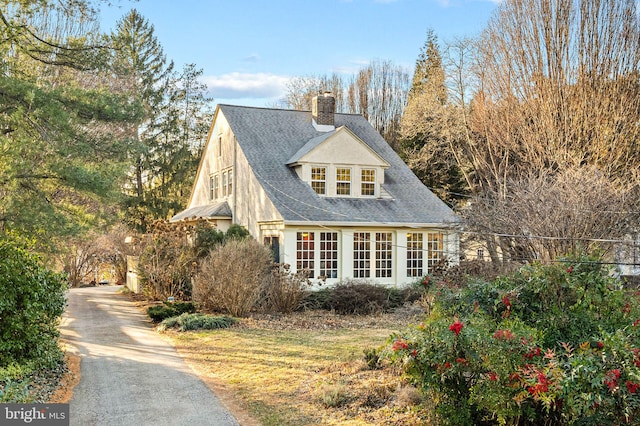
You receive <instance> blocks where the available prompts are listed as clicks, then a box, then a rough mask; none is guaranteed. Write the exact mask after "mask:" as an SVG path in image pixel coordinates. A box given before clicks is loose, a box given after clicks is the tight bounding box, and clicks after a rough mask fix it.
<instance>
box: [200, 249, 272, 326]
mask: <svg viewBox="0 0 640 426" xmlns="http://www.w3.org/2000/svg"><path fill="white" fill-rule="evenodd" d="M270 266H271V252H270V250H269V248H267V247H265V246H264V245H263V244H260V243H259V242H257V241H255V240H253V239H244V240H238V239H230V240H227V241H226V242H225V243H224V244H222V245H220V246H218V247H216V248H215V249H214V250H213V251H212V252H211V254H210V255H209V256H208V257H207V258H206V259H205V260H203V262H202V264H201V268H200V272H199V274H198V275H197V276H196V279H195V289H194V300H195V301H196V302H198V303H200V305H201V306H202V307H204V308H205V309H209V310H212V311H221V312H226V313H228V314H230V315H232V316H235V317H241V316H245V315H246V314H247V313H249V312H250V311H251V310H252V309H253V308H254V307H255V306H256V305H257V304H258V302H259V301H260V299H261V296H262V295H263V294H264V287H265V279H266V278H268V275H269V272H270V271H269V268H270Z"/></svg>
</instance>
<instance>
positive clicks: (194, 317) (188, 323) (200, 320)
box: [160, 313, 237, 331]
mask: <svg viewBox="0 0 640 426" xmlns="http://www.w3.org/2000/svg"><path fill="white" fill-rule="evenodd" d="M236 322H237V320H236V319H235V318H231V317H227V316H213V315H207V314H201V313H184V314H181V315H179V316H177V317H171V318H167V319H165V320H163V321H162V322H161V323H160V330H161V331H163V330H166V329H169V328H173V329H176V330H178V331H190V330H217V329H220V328H229V327H231V326H232V325H233V324H235V323H236Z"/></svg>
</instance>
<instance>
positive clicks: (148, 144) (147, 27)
mask: <svg viewBox="0 0 640 426" xmlns="http://www.w3.org/2000/svg"><path fill="white" fill-rule="evenodd" d="M154 32H155V29H154V27H153V25H151V24H149V22H148V21H147V20H146V19H145V18H144V17H143V16H142V15H140V14H139V13H138V12H137V11H136V10H135V9H132V10H131V11H130V12H129V13H128V14H127V15H125V16H124V17H123V18H122V19H121V20H120V21H118V23H117V24H116V30H115V33H114V34H113V43H114V46H115V49H116V54H115V58H114V63H115V69H116V70H117V73H118V74H119V76H120V78H121V79H122V80H124V81H125V82H126V85H127V87H128V90H129V93H130V95H131V97H132V98H133V99H136V100H137V101H138V102H140V103H141V104H142V105H143V114H142V115H141V117H140V118H139V120H138V121H137V122H136V123H134V124H133V125H132V126H131V127H130V128H129V137H130V139H131V140H132V141H135V145H136V146H137V154H136V156H135V158H134V159H133V167H132V168H133V172H132V176H131V181H130V184H129V185H128V186H127V190H128V191H127V192H128V193H127V195H128V198H127V199H126V202H125V209H126V213H125V214H126V217H125V220H126V221H127V223H129V224H130V225H132V226H135V227H136V228H138V229H139V230H142V231H144V230H145V229H146V227H147V225H149V224H150V223H151V222H152V220H153V218H154V216H155V212H153V211H152V209H151V205H152V203H151V202H150V201H151V200H149V197H150V196H149V195H148V194H147V193H146V192H147V189H148V188H149V187H151V186H153V185H154V184H155V183H154V176H153V175H152V171H151V168H152V166H153V165H152V163H153V162H154V157H155V156H156V155H157V151H158V147H157V144H158V143H159V137H158V135H159V133H160V132H161V126H162V125H163V122H162V114H161V113H160V111H161V109H162V104H163V102H164V92H165V90H166V88H167V84H168V79H169V77H170V75H171V72H172V70H173V63H172V62H169V63H167V59H166V57H165V54H164V51H163V49H162V46H161V45H160V42H159V41H158V39H157V38H156V36H155V34H154Z"/></svg>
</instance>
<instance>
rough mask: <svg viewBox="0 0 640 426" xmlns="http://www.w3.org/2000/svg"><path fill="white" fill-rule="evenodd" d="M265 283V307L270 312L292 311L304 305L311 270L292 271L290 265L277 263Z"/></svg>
mask: <svg viewBox="0 0 640 426" xmlns="http://www.w3.org/2000/svg"><path fill="white" fill-rule="evenodd" d="M269 278H270V279H269V280H268V281H267V282H266V284H265V294H264V298H265V300H264V302H265V309H266V310H268V311H270V312H282V313H290V312H293V311H295V310H296V309H298V308H299V307H300V306H301V305H302V301H303V300H304V298H305V296H306V294H307V292H308V287H309V286H310V284H311V283H310V281H309V272H308V271H306V270H305V271H298V272H296V273H293V272H290V270H289V265H279V264H277V265H275V266H274V267H273V269H272V271H271V275H270V277H269Z"/></svg>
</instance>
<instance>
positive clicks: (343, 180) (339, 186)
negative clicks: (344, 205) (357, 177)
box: [336, 167, 351, 195]
mask: <svg viewBox="0 0 640 426" xmlns="http://www.w3.org/2000/svg"><path fill="white" fill-rule="evenodd" d="M336 195H351V169H349V168H346V167H338V168H336Z"/></svg>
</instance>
